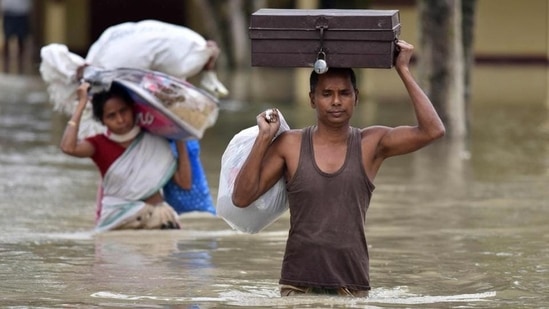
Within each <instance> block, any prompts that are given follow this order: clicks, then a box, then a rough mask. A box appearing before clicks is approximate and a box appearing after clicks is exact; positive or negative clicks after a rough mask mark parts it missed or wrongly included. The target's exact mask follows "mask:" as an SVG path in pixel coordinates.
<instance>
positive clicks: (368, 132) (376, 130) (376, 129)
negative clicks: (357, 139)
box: [360, 125, 391, 138]
mask: <svg viewBox="0 0 549 309" xmlns="http://www.w3.org/2000/svg"><path fill="white" fill-rule="evenodd" d="M389 130H391V128H390V127H386V126H380V125H376V126H369V127H366V128H362V129H360V133H361V136H362V138H366V137H373V136H383V135H384V134H385V133H387V132H389Z"/></svg>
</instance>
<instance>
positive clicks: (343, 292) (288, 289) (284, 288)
mask: <svg viewBox="0 0 549 309" xmlns="http://www.w3.org/2000/svg"><path fill="white" fill-rule="evenodd" d="M305 294H316V295H339V296H352V297H368V294H369V291H368V290H359V291H355V290H349V289H348V288H338V289H322V288H311V287H297V286H293V285H281V286H280V295H281V296H298V295H305Z"/></svg>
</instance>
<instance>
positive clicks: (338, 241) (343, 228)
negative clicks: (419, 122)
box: [279, 127, 374, 291]
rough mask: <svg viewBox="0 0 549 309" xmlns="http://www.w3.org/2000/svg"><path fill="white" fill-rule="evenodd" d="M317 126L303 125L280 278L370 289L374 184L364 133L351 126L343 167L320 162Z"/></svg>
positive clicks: (291, 184) (317, 285) (331, 287)
mask: <svg viewBox="0 0 549 309" xmlns="http://www.w3.org/2000/svg"><path fill="white" fill-rule="evenodd" d="M312 129H313V127H308V128H305V129H304V130H303V136H302V140H301V150H300V156H299V163H298V167H297V170H296V172H295V175H294V176H293V178H292V179H291V180H289V182H288V184H287V190H288V200H289V207H290V214H291V216H290V231H289V236H288V240H287V243H286V251H285V254H284V260H283V263H282V271H281V278H280V281H279V282H280V284H283V285H291V286H294V287H300V288H301V287H306V288H312V289H325V290H338V289H341V288H346V289H347V290H351V291H367V290H369V289H370V282H369V256H368V247H367V243H366V237H365V234H364V224H365V219H366V210H367V209H368V206H369V203H370V198H371V195H372V192H373V190H374V185H373V183H372V182H371V181H370V180H369V178H368V176H367V175H366V172H365V170H364V167H363V164H362V150H361V133H360V130H359V129H357V128H352V130H351V132H350V134H349V138H348V141H347V154H346V157H345V162H344V163H343V165H342V167H341V168H340V169H339V170H338V171H336V172H334V173H325V172H323V171H321V170H320V168H319V167H318V166H317V165H316V161H315V158H314V151H313V143H312V132H313V131H312Z"/></svg>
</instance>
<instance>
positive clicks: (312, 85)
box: [309, 68, 357, 92]
mask: <svg viewBox="0 0 549 309" xmlns="http://www.w3.org/2000/svg"><path fill="white" fill-rule="evenodd" d="M327 73H333V74H341V75H347V76H349V78H350V79H351V84H353V88H354V89H355V90H356V89H357V87H356V75H355V71H353V69H351V68H329V69H328V72H326V73H324V74H327ZM318 77H319V74H317V73H316V72H315V71H311V76H310V77H309V90H310V91H311V92H314V91H315V89H316V85H317V84H318Z"/></svg>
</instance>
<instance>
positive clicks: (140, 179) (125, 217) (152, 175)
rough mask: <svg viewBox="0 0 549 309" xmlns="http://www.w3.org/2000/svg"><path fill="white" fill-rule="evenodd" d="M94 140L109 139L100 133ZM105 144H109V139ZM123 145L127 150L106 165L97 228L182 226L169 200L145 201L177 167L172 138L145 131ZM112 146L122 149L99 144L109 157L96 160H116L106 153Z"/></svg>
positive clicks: (98, 151)
mask: <svg viewBox="0 0 549 309" xmlns="http://www.w3.org/2000/svg"><path fill="white" fill-rule="evenodd" d="M91 140H96V141H97V140H100V141H102V142H105V141H104V140H103V139H102V138H101V137H97V136H96V137H93V138H92V139H91ZM101 145H103V146H105V145H109V144H108V143H106V142H105V144H101ZM118 146H120V145H118ZM122 148H123V147H122ZM113 149H114V150H113ZM123 149H124V152H123V153H122V154H121V155H120V156H119V157H117V158H115V159H114V161H113V162H112V163H111V164H110V165H109V166H106V169H107V170H106V172H105V173H104V175H103V177H102V184H101V187H100V190H99V192H100V193H101V194H100V196H99V197H98V199H99V209H98V212H97V213H98V216H99V217H98V218H97V221H96V227H95V230H96V231H98V232H102V231H107V230H114V229H121V228H132V229H133V228H148V229H159V228H165V227H169V226H176V227H177V228H178V227H179V224H178V223H177V213H176V212H175V211H174V210H173V208H172V207H171V206H169V205H168V204H165V203H164V204H160V205H149V204H146V203H145V202H143V201H144V200H146V199H147V198H148V197H150V196H152V195H154V194H156V193H157V192H158V191H159V190H161V189H162V187H163V186H164V185H165V184H166V183H167V182H168V181H169V180H170V179H171V178H172V176H173V174H174V172H175V170H176V168H177V161H176V159H175V157H174V155H173V153H172V151H171V148H170V144H169V142H168V140H166V139H164V138H161V137H158V136H154V135H152V134H150V133H147V132H145V131H142V132H141V133H139V135H137V137H136V138H135V140H134V141H133V142H132V143H131V144H130V145H129V146H128V147H127V148H123ZM109 150H113V151H114V152H117V151H118V150H119V149H118V148H117V147H114V146H113V145H110V146H109V147H105V148H96V154H100V155H104V156H106V157H107V158H108V159H105V160H103V161H101V160H98V159H97V158H96V159H94V161H95V160H98V161H95V162H110V161H112V160H113V158H111V157H109V156H108V155H107V154H106V153H107V152H108V151H109ZM96 154H94V155H96ZM96 164H97V163H96ZM102 164H104V163H102ZM97 165H98V166H99V164H97ZM100 168H105V166H103V167H100ZM157 207H158V208H157ZM153 208H154V209H153ZM156 208H157V209H156Z"/></svg>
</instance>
